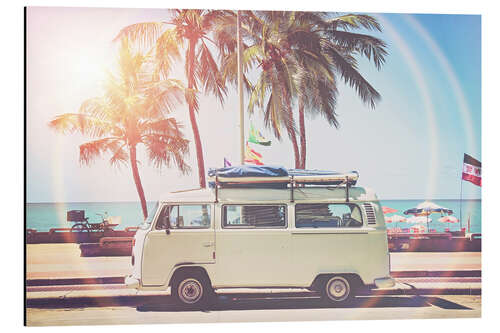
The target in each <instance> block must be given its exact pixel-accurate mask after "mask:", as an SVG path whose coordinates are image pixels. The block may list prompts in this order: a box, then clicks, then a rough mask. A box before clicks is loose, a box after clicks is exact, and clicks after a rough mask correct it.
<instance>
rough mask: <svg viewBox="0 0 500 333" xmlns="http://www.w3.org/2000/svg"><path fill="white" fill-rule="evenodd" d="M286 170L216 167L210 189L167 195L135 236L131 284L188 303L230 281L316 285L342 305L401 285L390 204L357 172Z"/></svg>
mask: <svg viewBox="0 0 500 333" xmlns="http://www.w3.org/2000/svg"><path fill="white" fill-rule="evenodd" d="M243 168H244V169H246V167H243ZM233 169H234V168H233ZM281 171H282V172H281V173H278V175H274V174H272V176H267V175H266V176H265V177H262V176H259V175H257V176H255V175H253V176H252V174H251V173H250V175H251V176H248V174H247V175H245V173H243V176H239V175H240V173H236V174H237V175H238V176H237V177H232V176H231V177H227V176H225V175H221V174H220V173H218V172H215V173H212V177H211V185H212V186H211V188H208V189H197V190H189V191H181V192H175V193H169V194H167V195H165V196H164V197H162V198H161V200H160V201H159V202H158V203H157V205H156V208H155V209H154V210H153V211H152V212H151V215H150V218H148V220H147V221H146V222H145V223H143V224H142V225H141V227H140V229H139V230H138V231H137V233H136V235H135V240H134V247H133V255H132V265H133V271H132V274H131V275H130V276H128V277H126V279H125V282H126V284H127V285H128V286H129V287H133V288H137V289H140V290H166V289H167V288H169V287H170V288H171V294H172V296H173V297H174V298H175V299H176V300H177V301H178V302H179V303H181V304H187V305H200V304H203V303H207V302H209V301H210V300H211V299H212V296H213V295H214V293H216V291H217V289H222V288H224V289H225V288H308V289H310V290H312V291H316V292H320V293H321V295H322V296H323V298H324V300H325V301H328V302H332V303H341V302H347V301H349V300H350V299H351V298H352V297H354V296H355V295H356V291H357V290H359V288H360V287H362V286H369V287H372V288H388V287H392V286H394V280H393V279H392V278H391V277H390V276H389V265H390V262H389V260H390V257H389V251H388V247H387V236H386V227H385V222H384V217H383V214H382V209H381V207H380V204H379V202H378V199H377V197H376V195H375V194H374V193H373V192H372V191H370V190H368V189H365V188H362V187H356V186H355V183H356V180H357V178H358V175H357V173H354V172H353V173H347V174H337V173H331V174H327V173H326V174H325V173H324V172H319V173H313V174H305V175H304V174H294V173H293V172H289V171H287V170H286V169H285V170H284V171H283V170H281Z"/></svg>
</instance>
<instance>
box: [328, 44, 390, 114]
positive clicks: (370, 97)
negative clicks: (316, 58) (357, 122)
mask: <svg viewBox="0 0 500 333" xmlns="http://www.w3.org/2000/svg"><path fill="white" fill-rule="evenodd" d="M326 51H327V52H328V54H329V55H330V57H331V58H332V61H333V64H334V66H335V68H336V69H337V70H338V72H339V73H340V75H341V77H342V78H343V79H344V82H345V83H346V84H347V85H349V86H350V87H352V88H354V89H355V90H356V92H357V93H358V96H359V97H360V98H361V100H362V101H363V102H364V103H367V104H369V105H370V107H371V108H375V105H376V102H377V101H378V100H379V99H380V94H379V93H378V92H377V90H375V88H373V87H372V85H371V84H370V83H368V81H366V79H365V78H364V77H363V76H362V75H361V74H360V73H359V72H358V70H357V69H356V68H355V67H354V66H352V64H350V63H349V62H348V61H347V60H346V59H345V58H344V57H343V56H342V55H341V54H340V53H339V52H338V51H337V50H336V49H335V47H332V46H328V47H326Z"/></svg>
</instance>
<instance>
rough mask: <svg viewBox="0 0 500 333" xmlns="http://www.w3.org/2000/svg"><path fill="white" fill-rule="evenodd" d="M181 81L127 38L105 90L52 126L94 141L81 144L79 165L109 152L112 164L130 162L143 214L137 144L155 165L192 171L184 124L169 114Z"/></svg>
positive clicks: (178, 96) (177, 98)
mask: <svg viewBox="0 0 500 333" xmlns="http://www.w3.org/2000/svg"><path fill="white" fill-rule="evenodd" d="M183 91H184V89H183V87H182V84H181V83H180V82H179V81H176V80H171V79H166V78H165V77H162V74H161V73H159V72H158V71H155V70H154V67H153V66H152V62H151V59H150V56H147V55H146V56H144V55H141V54H140V53H137V54H133V53H132V51H131V49H130V47H129V45H128V41H127V40H126V39H124V40H122V44H121V49H120V55H119V74H118V75H113V74H109V80H108V81H107V83H106V86H105V94H104V95H103V96H101V97H97V98H91V99H89V100H87V101H85V102H83V103H82V105H81V107H80V109H79V111H78V112H77V113H65V114H62V115H59V116H56V117H55V118H54V119H53V120H52V121H51V122H50V123H49V126H50V127H51V128H53V129H55V130H57V131H59V132H62V133H74V132H80V133H81V134H82V135H85V136H88V137H90V138H91V139H92V141H89V142H87V143H84V144H82V145H80V163H82V164H85V165H89V164H90V163H91V162H92V161H93V160H95V159H96V158H98V157H100V156H101V155H103V154H105V153H109V154H111V158H110V160H109V162H110V163H111V165H114V166H120V165H121V164H128V163H130V167H131V169H132V176H133V178H134V182H135V186H136V189H137V193H138V195H139V198H140V202H141V208H142V213H143V215H144V218H146V217H147V216H148V211H147V206H146V197H145V195H144V189H143V186H142V183H141V177H140V175H139V168H138V163H139V161H138V160H137V148H138V146H139V145H141V144H142V145H144V146H145V148H146V151H147V153H148V155H149V160H150V161H151V162H152V163H153V165H154V166H156V167H159V168H161V167H162V166H164V165H165V166H167V167H170V166H171V165H172V164H175V165H176V166H177V167H178V168H179V169H180V171H181V172H183V173H186V172H188V171H189V166H188V165H187V164H186V162H185V161H184V157H185V156H186V154H187V153H188V151H189V141H188V140H186V139H185V138H184V136H183V133H182V132H181V126H180V124H179V123H178V122H177V121H176V120H175V119H174V118H172V117H166V114H167V113H169V112H170V111H171V110H172V109H173V107H174V106H175V105H176V104H178V103H180V102H181V101H182V94H183Z"/></svg>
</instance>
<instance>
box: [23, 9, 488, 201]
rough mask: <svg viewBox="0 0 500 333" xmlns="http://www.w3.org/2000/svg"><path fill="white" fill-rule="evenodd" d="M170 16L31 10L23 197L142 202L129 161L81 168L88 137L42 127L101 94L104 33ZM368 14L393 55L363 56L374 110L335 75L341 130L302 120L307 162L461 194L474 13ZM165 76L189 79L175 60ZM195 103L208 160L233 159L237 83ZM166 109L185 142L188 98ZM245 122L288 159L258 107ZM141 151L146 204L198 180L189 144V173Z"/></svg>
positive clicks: (267, 150)
mask: <svg viewBox="0 0 500 333" xmlns="http://www.w3.org/2000/svg"><path fill="white" fill-rule="evenodd" d="M368 14H369V13H368ZM166 15H167V13H166V11H165V10H161V9H103V8H57V7H56V8H54V7H53V8H43V7H30V8H28V13H27V53H26V54H27V105H26V127H27V133H26V135H27V151H26V154H27V169H26V177H27V181H26V186H27V193H26V194H27V201H28V202H82V201H137V200H138V196H137V193H136V189H135V185H134V182H133V179H132V175H131V170H130V168H127V167H123V168H121V169H116V168H113V167H111V166H110V165H109V162H108V160H107V159H106V158H102V159H99V160H96V161H95V163H93V164H92V165H91V166H90V167H89V166H82V165H80V163H79V161H78V153H79V150H78V146H79V145H80V144H82V143H84V142H86V138H85V137H82V136H81V135H79V134H74V135H62V134H60V133H56V132H54V131H52V130H50V129H49V128H48V126H47V124H48V122H49V121H50V120H51V119H53V117H55V116H56V115H59V114H63V113H68V112H77V110H78V108H79V106H80V104H81V103H82V102H83V101H84V100H86V99H88V98H91V97H97V96H100V95H102V92H103V82H104V80H105V78H106V71H107V70H110V69H111V68H113V66H114V65H115V63H116V59H117V50H118V45H117V43H113V42H112V40H113V38H114V37H115V36H116V34H117V33H118V32H119V31H120V29H121V28H123V27H125V26H127V25H129V24H133V23H137V22H146V21H161V20H165V18H166ZM373 15H374V16H375V17H376V18H377V19H378V20H379V22H380V23H381V24H382V27H383V31H382V32H381V33H373V32H372V34H373V35H376V36H377V37H379V38H382V39H383V40H384V41H386V43H387V44H388V53H389V55H388V56H387V58H386V63H385V65H384V66H383V67H382V69H381V70H380V71H379V70H376V69H375V68H374V66H373V65H372V64H370V63H369V62H368V61H366V60H364V59H360V63H359V69H360V71H361V73H363V75H364V76H365V78H366V79H367V80H368V81H369V82H370V83H371V84H372V85H373V86H374V87H375V88H376V89H377V90H378V91H379V93H380V94H381V96H382V99H381V101H380V102H379V103H378V104H377V107H376V108H375V109H374V110H372V109H370V108H369V107H368V106H366V105H364V104H363V103H362V102H361V100H360V99H359V98H358V97H357V95H356V93H355V92H354V91H353V90H352V89H351V88H349V87H347V86H345V85H343V84H341V85H340V86H339V97H338V103H337V113H338V119H339V122H340V125H341V126H340V128H339V129H335V128H333V127H331V126H329V125H328V124H327V123H326V122H325V121H324V119H323V118H321V117H319V116H318V117H315V118H310V117H306V126H307V127H306V131H307V137H308V156H307V167H308V168H314V169H327V170H337V171H349V170H357V171H359V173H360V180H359V182H358V184H359V185H361V186H366V187H370V188H372V189H374V190H375V191H376V192H377V194H378V196H379V198H382V199H437V198H439V199H456V198H459V196H460V185H461V182H460V175H461V168H462V159H463V154H464V153H468V154H470V155H472V156H473V157H475V158H477V159H479V160H481V17H480V16H477V15H409V14H373ZM172 76H173V77H175V78H177V79H181V80H183V81H185V77H184V71H183V64H182V63H179V64H177V65H176V67H175V68H174V71H173V74H172ZM247 100H248V98H247V96H245V101H247ZM200 105H201V107H200V112H199V115H198V120H199V127H200V135H201V138H202V141H203V149H204V158H205V166H206V168H207V169H208V168H209V167H222V165H223V159H224V157H226V158H228V159H229V160H230V161H232V162H233V164H236V162H237V161H238V159H239V141H238V140H239V127H238V117H239V113H238V96H237V89H236V87H233V86H230V87H229V92H228V96H227V98H226V100H225V102H224V104H223V105H221V104H220V103H219V102H217V101H216V99H215V98H214V97H213V96H203V97H202V98H201V100H200ZM173 116H175V117H176V118H177V119H178V121H180V122H181V123H183V124H184V134H185V136H186V137H187V138H188V139H189V140H192V131H191V127H190V124H189V119H188V115H187V106H186V105H182V106H180V107H178V108H177V110H176V111H175V112H174V114H173ZM250 122H251V123H253V124H254V126H255V127H256V128H259V129H261V131H262V133H263V135H264V136H265V137H267V138H269V139H271V140H272V145H271V146H270V147H262V146H257V147H255V150H257V151H258V152H260V153H261V154H262V155H263V161H264V162H265V163H266V164H272V165H283V166H285V167H288V168H291V167H293V151H292V146H291V143H290V141H289V140H288V139H286V138H284V139H283V140H282V141H281V142H279V141H277V140H276V139H275V138H273V136H272V133H271V132H270V131H269V130H267V129H265V128H264V127H263V122H262V118H261V117H260V114H259V113H258V112H257V113H256V114H254V115H253V116H251V117H250V116H249V115H247V119H246V124H249V123H250ZM246 130H247V132H248V127H247V128H246ZM139 159H140V161H141V164H140V173H141V178H142V180H143V185H144V189H145V193H146V198H147V199H148V200H150V201H154V200H157V199H159V197H160V196H161V195H162V193H165V192H170V191H174V190H180V189H188V188H196V187H197V182H198V181H197V179H198V178H197V169H196V154H195V149H194V145H192V144H191V153H190V156H189V158H188V161H189V164H190V165H191V167H192V168H193V171H192V173H191V174H190V175H187V176H182V175H181V174H180V173H179V172H178V171H177V170H175V169H166V168H164V169H162V170H158V169H155V168H154V167H153V166H151V165H150V164H149V162H148V160H147V158H146V155H145V154H144V151H143V150H142V151H140V152H139ZM463 197H464V198H480V197H481V191H480V188H479V187H477V186H475V185H473V184H470V183H467V182H464V183H463Z"/></svg>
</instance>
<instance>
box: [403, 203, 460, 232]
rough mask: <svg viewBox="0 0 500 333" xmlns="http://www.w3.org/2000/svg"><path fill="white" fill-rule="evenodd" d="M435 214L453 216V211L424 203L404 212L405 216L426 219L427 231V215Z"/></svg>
mask: <svg viewBox="0 0 500 333" xmlns="http://www.w3.org/2000/svg"><path fill="white" fill-rule="evenodd" d="M435 213H438V214H441V215H444V214H448V215H451V214H453V210H451V209H448V208H445V207H441V206H439V205H437V204H435V203H434V202H431V201H424V202H422V203H420V204H418V205H417V207H415V208H410V209H408V210H405V211H404V214H405V215H413V216H415V217H417V216H423V217H424V216H425V217H427V229H429V215H431V214H435ZM431 221H432V220H431Z"/></svg>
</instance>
